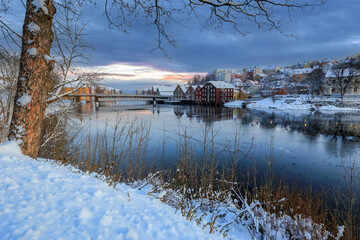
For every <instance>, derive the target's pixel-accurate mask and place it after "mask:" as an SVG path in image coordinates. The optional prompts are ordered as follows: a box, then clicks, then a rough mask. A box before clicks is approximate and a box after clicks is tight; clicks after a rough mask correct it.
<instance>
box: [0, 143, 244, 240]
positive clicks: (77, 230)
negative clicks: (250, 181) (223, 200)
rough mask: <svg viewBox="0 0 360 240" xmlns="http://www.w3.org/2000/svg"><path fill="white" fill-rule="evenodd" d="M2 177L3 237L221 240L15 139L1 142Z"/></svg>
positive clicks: (142, 196) (133, 192) (135, 193)
mask: <svg viewBox="0 0 360 240" xmlns="http://www.w3.org/2000/svg"><path fill="white" fill-rule="evenodd" d="M0 179H1V181H0V239H4V240H6V239H223V238H222V237H221V236H220V235H216V234H209V233H207V232H205V231H203V230H202V229H201V228H200V227H198V226H197V225H196V223H195V222H194V221H193V222H190V221H188V220H186V218H185V217H182V216H181V215H180V214H179V213H178V214H175V210H174V209H173V208H172V207H170V206H168V205H166V204H164V203H162V202H161V201H159V200H157V199H155V198H154V197H150V196H148V195H147V191H146V190H137V189H134V188H131V187H129V186H127V185H125V184H118V185H116V189H115V188H114V187H111V186H109V185H107V184H106V183H105V182H103V181H102V180H99V179H97V178H96V177H95V176H94V175H84V174H80V173H79V172H78V170H77V169H75V168H71V167H64V166H59V165H57V164H54V162H52V161H45V160H39V161H36V160H34V159H31V158H29V157H26V156H23V155H22V154H21V152H20V149H19V147H18V146H17V144H16V143H14V142H7V143H5V144H2V145H0ZM241 239H244V238H242V237H241Z"/></svg>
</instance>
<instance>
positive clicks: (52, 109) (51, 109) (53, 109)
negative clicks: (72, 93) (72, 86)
mask: <svg viewBox="0 0 360 240" xmlns="http://www.w3.org/2000/svg"><path fill="white" fill-rule="evenodd" d="M73 106H74V105H73V102H72V101H71V100H63V99H62V100H61V101H55V102H52V103H50V104H48V105H47V107H46V109H45V115H51V114H55V113H61V112H67V111H68V110H70V109H71V108H73Z"/></svg>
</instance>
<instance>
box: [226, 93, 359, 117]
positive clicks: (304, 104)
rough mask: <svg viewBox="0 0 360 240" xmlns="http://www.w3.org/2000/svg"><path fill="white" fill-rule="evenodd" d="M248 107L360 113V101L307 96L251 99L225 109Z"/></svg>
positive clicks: (235, 102) (228, 104)
mask: <svg viewBox="0 0 360 240" xmlns="http://www.w3.org/2000/svg"><path fill="white" fill-rule="evenodd" d="M243 104H246V107H247V108H249V109H256V110H279V111H302V112H311V111H319V112H326V113H329V112H354V111H357V112H360V103H359V102H358V101H351V100H348V101H342V100H341V99H339V98H313V99H312V98H309V97H308V96H306V95H300V96H298V97H292V96H276V98H274V99H272V98H263V99H249V100H247V101H242V100H239V101H234V102H229V103H226V104H225V107H243Z"/></svg>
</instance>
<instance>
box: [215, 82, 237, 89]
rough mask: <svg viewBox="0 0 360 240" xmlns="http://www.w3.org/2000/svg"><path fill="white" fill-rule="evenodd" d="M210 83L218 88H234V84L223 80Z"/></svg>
mask: <svg viewBox="0 0 360 240" xmlns="http://www.w3.org/2000/svg"><path fill="white" fill-rule="evenodd" d="M209 83H211V84H212V85H214V87H216V88H234V86H233V85H231V84H229V83H226V82H222V81H210V82H209Z"/></svg>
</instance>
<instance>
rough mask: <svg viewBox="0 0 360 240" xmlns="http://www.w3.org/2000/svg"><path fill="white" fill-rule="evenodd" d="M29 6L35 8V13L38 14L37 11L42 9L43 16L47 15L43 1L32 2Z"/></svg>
mask: <svg viewBox="0 0 360 240" xmlns="http://www.w3.org/2000/svg"><path fill="white" fill-rule="evenodd" d="M31 4H32V5H33V6H34V7H35V12H38V11H39V9H42V10H43V11H44V13H45V14H49V11H48V9H47V7H46V5H45V0H33V1H32V2H31Z"/></svg>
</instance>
